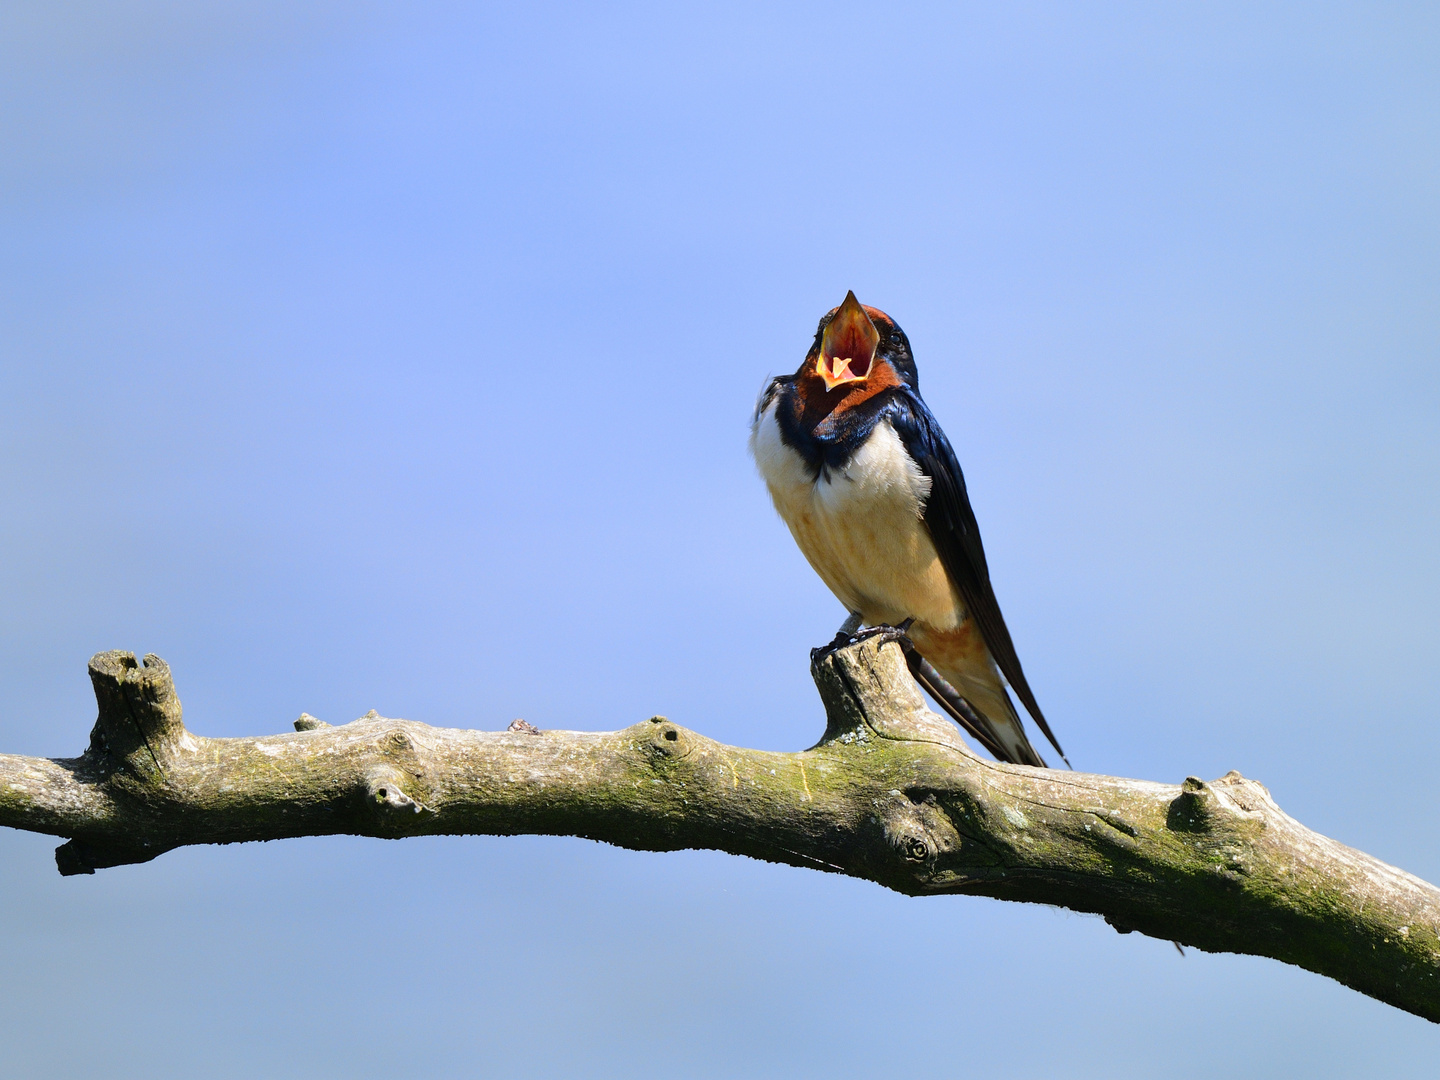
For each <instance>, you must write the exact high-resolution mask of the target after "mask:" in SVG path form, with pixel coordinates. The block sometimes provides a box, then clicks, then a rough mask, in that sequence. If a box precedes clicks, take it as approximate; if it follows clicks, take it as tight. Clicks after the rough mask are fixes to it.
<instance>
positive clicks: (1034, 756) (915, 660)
mask: <svg viewBox="0 0 1440 1080" xmlns="http://www.w3.org/2000/svg"><path fill="white" fill-rule="evenodd" d="M905 662H906V664H908V665H909V667H910V674H912V675H913V676H915V681H916V682H917V683H919V684H920V685H921V686H922V687H924V688H925V690H926V691H927V692H928V693H929V695H930V696H931V697H932V698H934V699H935V701H936V702H937V703H938V704H939V705H940V707H941V708H942V709H944V710H945V711H946V712H947V713H949V714H950V716H951V718H952V719H953V720H954V721H955V722H956V723H957V724H959V725H960V726H961V727H962V728H963V729H964V730H965V731H966V732H968V733H969V735H970V737H971V738H973V739H974V740H975V741H976V742H978V743H979V744H980V745H981V746H983V747H984V748H985V749H986V750H988V751H990V753H992V754H993V755H995V757H997V758H999V759H1000V760H1001V761H1008V762H1010V763H1011V764H1012V765H1036V766H1039V767H1040V768H1042V769H1043V768H1047V767H1048V766H1046V764H1045V759H1044V758H1042V757H1041V756H1040V755H1039V754H1038V753H1036V752H1035V748H1034V747H1033V746H1031V745H1030V740H1029V739H1027V738H1026V737H1025V731H1024V729H1023V728H1021V726H1020V722H1019V717H1015V718H1014V722H1013V723H1012V724H1009V725H1006V726H1005V728H1004V730H1000V729H999V728H997V725H995V724H993V723H991V722H990V719H989V718H988V717H986V716H985V715H984V714H983V713H981V712H979V711H978V710H976V709H975V707H974V706H973V705H971V704H970V702H969V701H967V700H966V699H965V696H964V695H963V694H961V693H960V691H958V690H956V689H955V687H953V686H951V685H950V682H949V680H948V679H946V678H945V676H943V675H941V674H940V672H939V671H937V670H935V665H934V664H932V663H930V661H929V660H926V659H925V657H923V656H921V655H920V653H919V651H918V650H917V649H915V648H914V647H913V646H912V647H911V648H909V649H906V650H905ZM1001 693H1004V691H1003V690H1002V691H1001ZM1013 711H1014V710H1013V708H1012V709H1011V712H1012V713H1013ZM1066 764H1067V765H1068V764H1069V762H1066Z"/></svg>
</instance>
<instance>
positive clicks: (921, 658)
mask: <svg viewBox="0 0 1440 1080" xmlns="http://www.w3.org/2000/svg"><path fill="white" fill-rule="evenodd" d="M750 452H751V454H752V456H753V457H754V459H755V464H756V466H757V468H758V469H759V472H760V475H761V477H762V478H763V479H764V481H765V484H766V487H767V488H768V489H769V492H770V497H771V499H772V501H773V502H774V504H775V509H776V510H777V511H778V512H779V514H780V517H781V518H782V519H783V520H784V522H785V524H786V525H787V526H788V527H789V529H790V533H791V535H792V536H793V537H794V538H795V542H796V544H797V545H799V547H800V550H801V552H803V553H804V555H805V558H806V559H807V560H808V561H809V563H810V565H811V567H813V568H814V570H815V572H816V573H817V574H818V575H819V576H820V578H821V580H822V581H824V583H825V584H826V585H827V586H828V587H829V589H830V591H831V592H833V593H834V594H835V595H836V597H838V598H839V600H840V602H841V603H843V604H844V605H845V608H846V610H847V611H848V612H849V613H850V615H849V617H848V618H847V619H846V620H845V623H844V624H843V625H842V626H841V628H840V632H839V633H838V634H837V635H836V638H835V642H833V643H832V645H839V644H843V643H844V642H846V641H849V640H853V639H854V636H855V635H856V633H857V631H859V630H860V628H861V627H870V628H872V631H873V630H874V629H875V628H897V627H898V628H900V631H896V636H901V633H902V632H903V637H902V642H903V644H904V645H906V646H907V648H908V652H907V659H908V660H909V662H910V668H911V671H912V672H914V673H915V675H916V678H917V681H918V682H920V683H921V685H922V686H924V687H925V689H926V690H928V691H929V692H930V695H931V696H932V697H933V698H935V699H936V701H937V702H939V703H940V704H941V706H942V707H943V708H944V709H945V710H946V711H947V712H948V713H949V714H950V715H951V716H952V717H953V718H954V719H955V720H956V721H957V722H958V723H959V724H960V726H961V727H962V728H964V729H965V730H966V731H968V732H969V733H970V734H971V736H972V737H974V738H975V739H976V741H978V742H979V743H980V744H981V745H982V746H984V747H985V749H987V750H989V751H990V752H991V753H992V754H993V755H994V756H995V757H997V758H998V759H1000V760H1001V761H1006V762H1010V763H1012V764H1019V765H1034V766H1040V767H1044V766H1045V762H1044V760H1043V759H1042V758H1041V757H1040V755H1039V754H1038V753H1037V752H1036V751H1035V748H1034V747H1033V746H1032V745H1031V743H1030V740H1029V739H1028V738H1027V737H1026V734H1025V729H1024V726H1023V724H1022V723H1021V720H1020V717H1019V714H1018V713H1017V711H1016V708H1015V704H1014V702H1013V701H1012V700H1011V698H1010V695H1009V694H1008V693H1007V692H1006V686H1007V684H1008V686H1009V688H1010V689H1011V690H1013V691H1014V693H1015V695H1016V696H1017V697H1018V698H1019V699H1020V701H1021V702H1022V703H1023V704H1024V706H1025V709H1026V711H1027V712H1028V713H1029V714H1030V717H1031V719H1032V720H1033V721H1034V722H1035V724H1036V725H1037V726H1038V727H1039V728H1040V730H1041V731H1042V732H1044V734H1045V737H1046V738H1047V739H1048V740H1049V741H1050V743H1051V745H1053V746H1054V747H1055V750H1056V752H1057V753H1059V754H1060V756H1061V758H1062V759H1063V758H1064V757H1065V752H1064V751H1063V750H1061V749H1060V744H1059V742H1057V741H1056V739H1055V736H1054V734H1053V733H1052V732H1051V730H1050V725H1049V724H1048V723H1047V722H1046V720H1045V716H1044V714H1043V713H1042V712H1041V711H1040V706H1039V704H1038V703H1037V702H1036V700H1035V695H1034V693H1033V692H1032V691H1031V689H1030V684H1029V682H1028V681H1027V680H1026V678H1025V672H1024V670H1023V669H1022V668H1021V666H1020V658H1019V656H1018V655H1017V654H1016V651H1015V645H1014V643H1013V641H1012V640H1011V637H1010V631H1009V629H1008V628H1007V627H1006V625H1005V618H1004V616H1003V615H1002V614H1001V612H1000V605H999V602H998V601H997V600H996V599H995V591H994V589H993V587H992V586H991V583H990V571H989V568H988V566H987V564H986V561H985V549H984V546H983V545H982V544H981V541H980V530H979V526H978V525H977V523H976V520H975V512H974V511H973V510H972V509H971V506H970V499H969V496H968V495H967V493H966V490H965V477H964V474H963V473H962V472H961V470H960V463H959V461H958V460H957V459H956V456H955V451H954V449H953V448H952V447H951V445H950V440H949V439H947V438H946V437H945V433H944V431H942V430H941V428H940V425H939V423H938V422H937V421H936V420H935V417H934V415H933V414H932V413H931V412H930V409H929V408H928V407H927V406H926V404H925V402H924V400H923V399H922V398H921V396H920V378H919V373H918V372H917V370H916V367H915V358H914V355H913V353H912V352H911V348H910V340H909V338H907V337H906V336H905V332H904V331H903V330H901V329H900V326H899V325H898V324H897V323H896V322H895V320H894V319H892V318H890V316H889V315H886V314H885V313H884V312H883V311H881V310H880V309H878V308H873V307H867V306H864V305H862V304H861V303H860V302H859V301H858V300H856V298H855V292H854V290H851V291H849V292H848V293H847V294H846V296H845V301H844V303H842V304H841V305H840V306H839V307H837V308H833V309H831V310H830V311H829V312H827V313H826V314H825V315H824V317H823V318H821V320H820V325H819V326H818V327H817V328H816V331H815V340H814V342H813V344H811V346H810V350H809V352H807V353H806V354H805V360H804V362H803V363H802V364H801V365H800V368H799V370H798V371H796V372H795V374H794V375H782V376H780V377H778V378H774V379H771V380H769V381H768V382H767V384H766V386H765V388H764V389H763V390H762V391H761V393H760V398H759V400H758V401H757V403H756V406H755V413H754V416H753V419H752V422H751V430H750ZM1066 764H1067V765H1068V764H1069V761H1068V760H1067V761H1066Z"/></svg>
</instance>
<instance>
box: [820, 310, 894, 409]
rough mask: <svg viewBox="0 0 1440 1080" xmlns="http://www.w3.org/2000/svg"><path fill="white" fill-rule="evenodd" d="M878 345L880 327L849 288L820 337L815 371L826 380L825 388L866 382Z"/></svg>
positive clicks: (832, 388) (831, 388) (830, 388)
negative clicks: (877, 327)
mask: <svg viewBox="0 0 1440 1080" xmlns="http://www.w3.org/2000/svg"><path fill="white" fill-rule="evenodd" d="M879 346H880V331H878V330H876V329H875V324H874V323H873V322H871V321H870V316H869V315H866V314H865V309H864V308H862V307H861V306H860V301H859V300H856V299H855V293H854V291H853V290H852V291H850V292H847V293H846V294H845V302H844V303H843V304H841V305H840V307H839V308H837V309H836V311H835V317H834V318H833V319H831V320H830V324H829V325H828V326H826V327H825V333H824V334H823V335H822V336H821V338H820V359H819V360H817V361H816V362H815V373H816V374H817V375H819V376H820V378H822V379H824V380H825V389H826V390H834V389H835V387H837V386H840V385H842V384H843V383H854V382H864V381H865V377H866V376H867V375H869V374H870V365H871V364H872V363H874V361H875V350H876V349H877V348H879Z"/></svg>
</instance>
